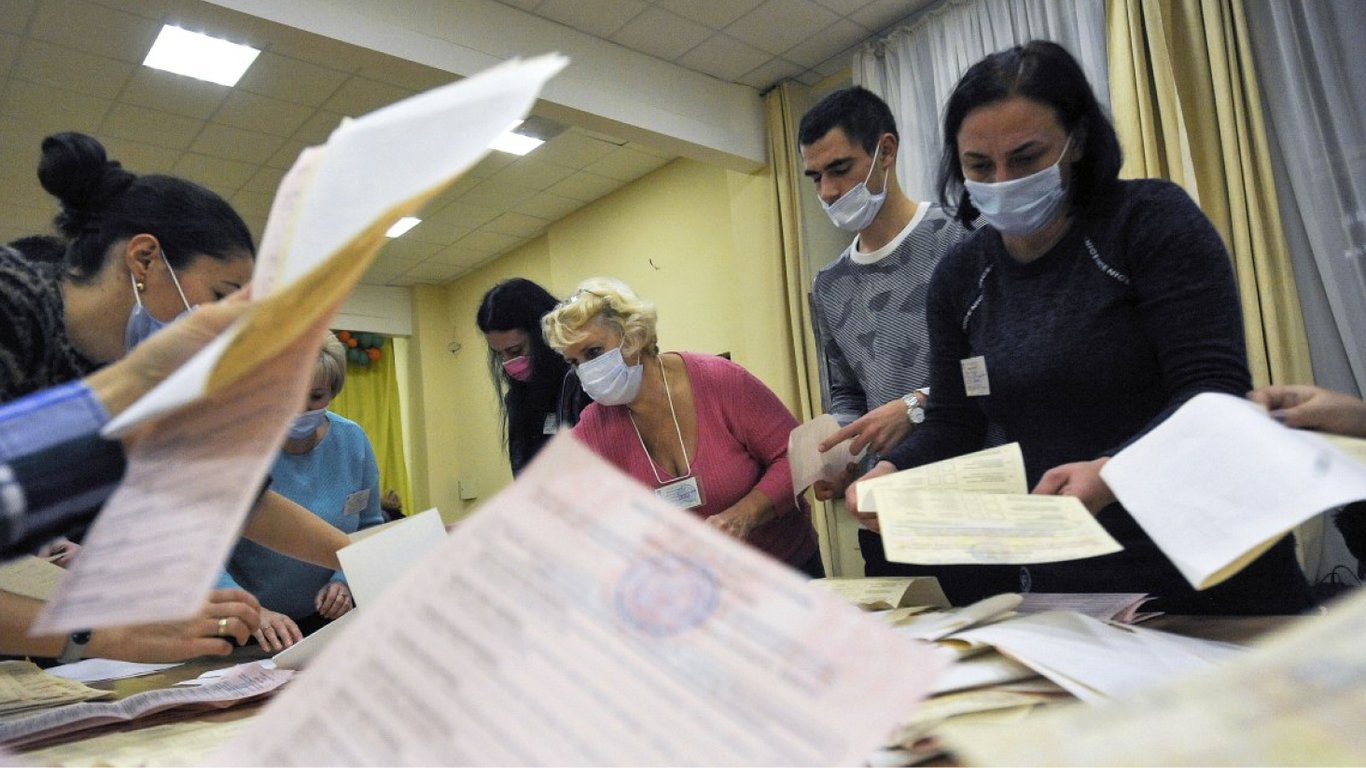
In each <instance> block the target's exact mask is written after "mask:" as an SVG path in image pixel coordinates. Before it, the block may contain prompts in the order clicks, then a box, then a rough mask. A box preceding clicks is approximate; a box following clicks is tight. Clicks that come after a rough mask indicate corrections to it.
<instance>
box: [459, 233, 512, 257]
mask: <svg viewBox="0 0 1366 768" xmlns="http://www.w3.org/2000/svg"><path fill="white" fill-rule="evenodd" d="M523 239H524V238H520V237H515V236H513V235H504V234H502V233H500V232H488V231H485V230H482V229H481V230H478V231H476V232H472V233H470V234H468V235H465V236H464V237H462V238H460V239H459V240H458V241H457V243H456V244H457V245H459V246H461V247H462V248H464V249H466V250H468V251H470V252H471V253H480V254H494V253H501V252H503V251H505V250H507V249H508V248H511V247H512V246H514V245H516V244H518V243H520V242H522V240H523Z"/></svg>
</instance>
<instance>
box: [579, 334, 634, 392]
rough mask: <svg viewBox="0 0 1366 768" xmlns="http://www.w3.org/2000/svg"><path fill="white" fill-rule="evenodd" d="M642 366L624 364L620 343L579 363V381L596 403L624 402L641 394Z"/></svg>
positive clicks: (624, 359)
mask: <svg viewBox="0 0 1366 768" xmlns="http://www.w3.org/2000/svg"><path fill="white" fill-rule="evenodd" d="M643 373H644V368H643V367H642V366H641V365H640V364H639V363H637V364H635V365H627V364H626V358H624V357H622V356H621V347H617V348H616V349H614V350H612V351H611V352H606V353H603V354H601V355H598V356H597V357H595V358H593V359H592V360H589V361H587V362H583V363H579V365H578V374H579V384H580V385H581V386H582V387H583V391H584V392H586V393H588V396H589V397H591V398H593V401H594V402H596V403H597V404H598V405H626V404H627V403H629V402H631V401H632V400H635V399H636V396H637V395H639V394H640V382H641V378H642V376H643Z"/></svg>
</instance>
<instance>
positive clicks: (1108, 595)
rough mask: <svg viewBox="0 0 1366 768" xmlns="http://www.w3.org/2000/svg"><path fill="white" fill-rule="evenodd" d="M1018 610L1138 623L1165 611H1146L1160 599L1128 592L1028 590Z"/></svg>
mask: <svg viewBox="0 0 1366 768" xmlns="http://www.w3.org/2000/svg"><path fill="white" fill-rule="evenodd" d="M1021 597H1023V598H1024V599H1023V600H1021V601H1020V607H1018V608H1016V609H1015V611H1016V612H1017V613H1021V614H1026V613H1044V612H1046V611H1071V612H1073V613H1080V614H1081V615H1083V616H1090V617H1091V618H1093V619H1097V620H1099V621H1114V622H1117V623H1120V624H1137V623H1139V622H1140V621H1147V620H1148V619H1151V618H1155V617H1157V616H1161V615H1162V612H1161V611H1143V610H1141V609H1142V608H1143V605H1144V604H1145V603H1148V602H1150V601H1152V600H1155V599H1157V598H1155V597H1153V596H1152V595H1145V594H1142V593H1128V592H1028V593H1026V594H1024V595H1021Z"/></svg>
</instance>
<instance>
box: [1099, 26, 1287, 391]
mask: <svg viewBox="0 0 1366 768" xmlns="http://www.w3.org/2000/svg"><path fill="white" fill-rule="evenodd" d="M1108 17H1109V29H1110V44H1109V51H1110V54H1109V59H1110V62H1109V64H1110V98H1111V104H1112V108H1113V110H1114V120H1115V128H1116V130H1117V131H1118V132H1119V138H1120V143H1121V145H1122V146H1123V147H1124V153H1125V162H1124V168H1123V170H1122V171H1121V174H1122V175H1123V176H1125V177H1128V178H1139V177H1159V178H1165V179H1169V180H1171V181H1173V182H1175V183H1177V184H1180V185H1181V186H1182V187H1184V188H1185V189H1186V191H1187V192H1189V193H1190V195H1191V197H1192V198H1194V199H1195V201H1196V202H1197V203H1198V204H1199V205H1200V207H1201V209H1202V210H1204V212H1205V214H1206V215H1207V216H1209V217H1210V220H1211V221H1213V222H1214V226H1215V228H1216V229H1218V230H1219V233H1220V235H1222V236H1223V238H1224V243H1225V244H1226V245H1227V246H1228V249H1229V252H1230V253H1231V254H1232V256H1233V265H1234V270H1235V271H1236V273H1237V278H1238V287H1239V291H1240V293H1241V295H1242V304H1243V324H1244V327H1245V329H1246V332H1247V344H1248V364H1249V366H1250V367H1251V369H1252V380H1253V383H1254V384H1255V385H1262V384H1270V383H1295V382H1308V381H1312V380H1313V371H1312V370H1311V368H1310V363H1309V346H1308V341H1307V339H1306V337H1305V331H1304V318H1303V315H1302V314H1301V311H1300V303H1299V297H1298V295H1297V294H1296V292H1295V276H1294V272H1293V271H1292V268H1291V264H1290V257H1289V252H1288V249H1287V246H1286V242H1285V235H1284V233H1283V232H1282V230H1281V220H1280V209H1279V208H1278V206H1277V199H1276V183H1275V179H1274V178H1273V176H1272V171H1271V159H1270V153H1269V150H1268V147H1267V141H1266V130H1265V126H1264V123H1263V120H1262V102H1261V94H1260V92H1259V90H1258V87H1257V78H1256V72H1255V70H1254V68H1253V61H1252V51H1251V49H1250V41H1249V39H1248V30H1247V19H1246V17H1245V15H1244V13H1243V6H1242V0H1200V1H1198V2H1197V1H1195V0H1190V1H1182V2H1170V1H1169V0H1110V4H1109V7H1108Z"/></svg>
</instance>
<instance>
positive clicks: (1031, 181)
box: [963, 136, 1072, 235]
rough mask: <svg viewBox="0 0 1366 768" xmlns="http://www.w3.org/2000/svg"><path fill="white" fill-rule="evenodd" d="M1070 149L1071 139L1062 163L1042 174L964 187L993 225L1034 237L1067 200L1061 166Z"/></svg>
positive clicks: (1063, 153) (1065, 145) (967, 182)
mask: <svg viewBox="0 0 1366 768" xmlns="http://www.w3.org/2000/svg"><path fill="white" fill-rule="evenodd" d="M1070 146H1072V138H1071V137H1070V136H1069V137H1068V139H1067V143H1066V144H1064V145H1062V154H1060V155H1058V161H1057V162H1055V163H1053V164H1052V165H1050V166H1048V167H1047V168H1045V169H1043V170H1042V171H1039V172H1038V173H1031V174H1030V175H1028V176H1025V177H1024V178H1021V179H1011V180H1010V181H1001V182H996V183H994V184H993V183H990V182H985V181H970V180H965V181H964V182H963V187H964V188H966V189H967V191H968V197H970V198H971V199H972V204H973V205H974V206H976V207H977V210H978V211H980V212H981V214H982V216H983V217H984V218H986V220H987V223H989V224H991V226H993V227H995V228H996V229H998V230H1000V231H1001V232H1003V233H1005V234H1007V235H1028V234H1033V233H1034V232H1038V231H1039V230H1040V229H1043V228H1044V226H1045V225H1047V224H1048V222H1050V221H1052V220H1053V217H1054V216H1056V215H1057V213H1058V209H1059V208H1061V207H1062V204H1063V202H1064V201H1065V200H1066V199H1067V191H1066V190H1064V189H1063V187H1062V170H1061V165H1062V159H1063V158H1064V157H1066V156H1067V148H1068V147H1070Z"/></svg>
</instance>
